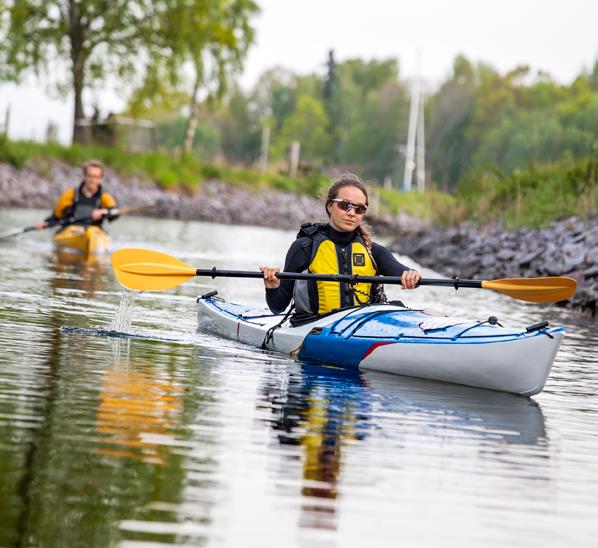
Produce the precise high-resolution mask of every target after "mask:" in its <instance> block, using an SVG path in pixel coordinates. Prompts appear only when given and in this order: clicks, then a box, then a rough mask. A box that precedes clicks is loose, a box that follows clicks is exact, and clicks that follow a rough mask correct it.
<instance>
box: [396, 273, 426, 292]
mask: <svg viewBox="0 0 598 548" xmlns="http://www.w3.org/2000/svg"><path fill="white" fill-rule="evenodd" d="M421 277H422V275H421V274H420V273H419V272H418V271H417V270H405V272H403V274H401V287H402V289H415V287H416V284H417V282H418V281H419V279H420V278H421Z"/></svg>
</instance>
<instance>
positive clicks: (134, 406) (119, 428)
mask: <svg viewBox="0 0 598 548" xmlns="http://www.w3.org/2000/svg"><path fill="white" fill-rule="evenodd" d="M130 343H131V341H130V340H122V339H118V340H115V341H113V342H112V344H113V353H114V359H113V362H112V364H111V366H110V367H109V368H107V369H106V370H105V372H104V374H103V376H102V380H101V383H100V394H99V396H100V402H99V406H98V411H97V430H98V432H99V433H100V434H102V436H103V439H102V440H101V441H102V443H103V447H100V448H98V449H97V452H98V453H99V454H102V455H108V456H114V457H123V458H132V459H135V460H139V461H142V462H147V463H152V464H164V463H165V461H166V459H167V457H168V455H169V453H170V451H169V447H168V446H167V445H163V444H161V443H160V439H163V436H170V435H172V433H173V431H174V429H175V428H176V426H177V424H178V422H179V421H180V415H181V410H182V400H181V398H182V395H183V390H182V388H181V387H180V386H178V385H177V384H176V383H174V382H173V380H172V378H170V375H169V374H167V373H165V372H164V371H161V372H159V371H157V370H156V369H155V368H153V367H150V366H148V365H146V364H139V363H136V364H134V365H133V364H131V363H130V359H129V348H130Z"/></svg>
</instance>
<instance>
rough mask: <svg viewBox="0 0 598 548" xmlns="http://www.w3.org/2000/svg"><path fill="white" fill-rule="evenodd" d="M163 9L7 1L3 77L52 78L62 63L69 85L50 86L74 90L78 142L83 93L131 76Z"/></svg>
mask: <svg viewBox="0 0 598 548" xmlns="http://www.w3.org/2000/svg"><path fill="white" fill-rule="evenodd" d="M163 8H164V3H163V2H157V1H152V0H111V1H107V0H5V1H4V2H3V3H2V4H0V9H1V10H2V13H0V19H1V20H3V21H5V26H4V27H1V26H0V41H1V42H2V43H3V48H2V51H1V53H2V59H0V62H1V64H2V65H3V66H4V69H5V70H4V73H5V74H7V73H8V74H9V76H10V77H11V78H12V79H14V80H16V81H18V80H19V79H20V78H21V77H22V76H23V75H25V74H26V73H29V72H33V73H35V74H36V75H40V73H46V74H54V73H55V72H56V71H57V70H60V67H61V64H64V63H66V65H67V66H68V73H69V78H68V82H67V83H66V85H65V84H64V83H54V85H55V87H56V88H57V90H58V91H60V92H62V93H66V91H68V90H69V89H70V91H72V92H73V95H74V109H73V140H74V141H75V142H81V140H82V133H81V131H80V127H79V126H77V120H80V119H84V118H85V112H84V109H83V93H84V90H85V89H86V88H88V87H90V86H93V85H94V84H95V83H96V82H99V81H104V80H105V79H106V78H107V77H108V76H109V75H117V76H119V77H121V78H124V77H126V76H130V75H132V74H133V73H134V71H135V69H137V68H138V66H139V61H140V53H142V52H143V51H144V45H145V44H146V43H147V41H148V39H150V38H151V36H152V35H153V33H154V32H155V29H156V21H157V20H159V15H160V11H161V10H163Z"/></svg>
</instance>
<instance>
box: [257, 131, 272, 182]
mask: <svg viewBox="0 0 598 548" xmlns="http://www.w3.org/2000/svg"><path fill="white" fill-rule="evenodd" d="M269 148H270V124H268V123H265V124H264V125H263V127H262V146H261V150H260V163H259V169H260V171H266V170H267V169H268V149H269Z"/></svg>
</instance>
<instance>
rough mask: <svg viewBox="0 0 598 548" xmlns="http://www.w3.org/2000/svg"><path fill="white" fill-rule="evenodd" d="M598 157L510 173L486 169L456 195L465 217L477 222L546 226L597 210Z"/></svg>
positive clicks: (531, 167) (531, 166)
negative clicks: (462, 204)
mask: <svg viewBox="0 0 598 548" xmlns="http://www.w3.org/2000/svg"><path fill="white" fill-rule="evenodd" d="M597 171H598V155H596V156H590V157H588V158H584V159H579V160H572V159H570V158H566V159H564V160H562V161H561V162H557V163H552V164H546V165H539V166H538V165H529V166H528V167H526V168H524V169H516V170H514V171H513V172H511V173H503V172H501V171H498V170H488V171H486V172H484V173H480V174H477V175H476V176H473V177H471V178H469V179H468V180H466V181H464V182H463V183H462V184H461V185H460V187H459V190H458V196H460V197H461V198H462V201H463V203H464V204H465V217H467V218H469V219H472V220H474V221H476V222H479V223H486V222H500V223H502V224H503V225H505V226H507V227H511V228H515V227H519V226H529V227H534V228H538V227H542V226H546V225H548V224H550V223H551V222H552V221H554V220H557V219H561V218H565V217H569V216H578V217H581V218H587V217H590V216H592V215H595V214H596V213H597V212H598V208H597V205H598V180H597V179H598V173H597Z"/></svg>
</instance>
